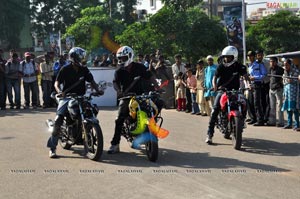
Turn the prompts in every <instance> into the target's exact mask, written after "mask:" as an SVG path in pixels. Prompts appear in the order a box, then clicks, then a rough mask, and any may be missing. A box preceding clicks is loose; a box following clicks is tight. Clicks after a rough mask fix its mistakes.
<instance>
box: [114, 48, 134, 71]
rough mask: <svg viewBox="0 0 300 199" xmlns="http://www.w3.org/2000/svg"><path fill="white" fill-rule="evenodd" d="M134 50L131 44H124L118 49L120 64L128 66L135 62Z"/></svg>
mask: <svg viewBox="0 0 300 199" xmlns="http://www.w3.org/2000/svg"><path fill="white" fill-rule="evenodd" d="M133 57H134V52H133V50H132V48H130V47H129V46H122V47H121V48H119V49H118V51H117V59H118V64H119V65H123V66H125V67H126V66H128V65H129V64H130V63H131V62H133Z"/></svg>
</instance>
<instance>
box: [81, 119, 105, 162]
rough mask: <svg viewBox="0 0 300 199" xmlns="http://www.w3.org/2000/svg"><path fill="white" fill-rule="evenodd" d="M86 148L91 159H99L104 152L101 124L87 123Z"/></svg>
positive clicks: (85, 133)
mask: <svg viewBox="0 0 300 199" xmlns="http://www.w3.org/2000/svg"><path fill="white" fill-rule="evenodd" d="M84 130H85V132H84V141H83V143H84V149H85V151H86V153H87V154H86V156H87V157H88V158H89V159H91V160H99V159H100V157H101V155H102V152H103V135H102V130H101V127H100V125H99V124H92V123H88V124H86V125H85V129H84Z"/></svg>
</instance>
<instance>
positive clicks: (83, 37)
mask: <svg viewBox="0 0 300 199" xmlns="http://www.w3.org/2000/svg"><path fill="white" fill-rule="evenodd" d="M123 29H124V28H123V25H122V24H121V21H119V20H114V19H112V18H110V17H109V16H108V15H107V14H106V12H105V11H104V9H103V7H102V6H96V7H90V8H85V9H83V10H82V11H81V17H80V18H78V19H77V20H76V22H75V23H74V24H73V25H71V26H70V27H68V28H67V31H66V34H65V35H64V36H68V35H73V36H74V37H75V40H76V44H77V45H78V46H82V47H84V48H86V49H87V50H92V49H94V48H98V47H101V46H102V47H103V45H101V38H102V36H103V34H104V33H105V32H106V31H109V33H110V34H111V35H115V34H119V33H120V32H121V31H122V30H123Z"/></svg>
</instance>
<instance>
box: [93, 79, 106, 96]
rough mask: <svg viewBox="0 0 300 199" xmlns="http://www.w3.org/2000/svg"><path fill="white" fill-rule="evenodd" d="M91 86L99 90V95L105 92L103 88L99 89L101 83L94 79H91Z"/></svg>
mask: <svg viewBox="0 0 300 199" xmlns="http://www.w3.org/2000/svg"><path fill="white" fill-rule="evenodd" d="M91 86H92V87H93V89H95V90H96V91H97V93H99V95H103V94H104V92H103V91H102V90H99V85H98V84H97V83H96V82H95V80H94V79H93V80H92V81H91Z"/></svg>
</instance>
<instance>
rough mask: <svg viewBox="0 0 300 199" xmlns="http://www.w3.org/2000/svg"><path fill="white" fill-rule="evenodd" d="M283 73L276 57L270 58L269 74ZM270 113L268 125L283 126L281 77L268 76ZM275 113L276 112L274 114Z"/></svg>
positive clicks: (279, 74) (280, 74)
mask: <svg viewBox="0 0 300 199" xmlns="http://www.w3.org/2000/svg"><path fill="white" fill-rule="evenodd" d="M283 73H284V70H283V68H281V67H279V66H278V59H277V58H276V57H271V58H270V70H269V74H270V75H278V76H282V75H283ZM269 95H270V115H269V122H268V123H267V125H268V126H275V125H276V126H277V127H283V126H284V118H283V112H282V111H281V108H282V101H283V96H282V95H283V82H282V78H281V77H271V78H270V94H269ZM276 113H277V114H276ZM276 115H277V117H278V123H276Z"/></svg>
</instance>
